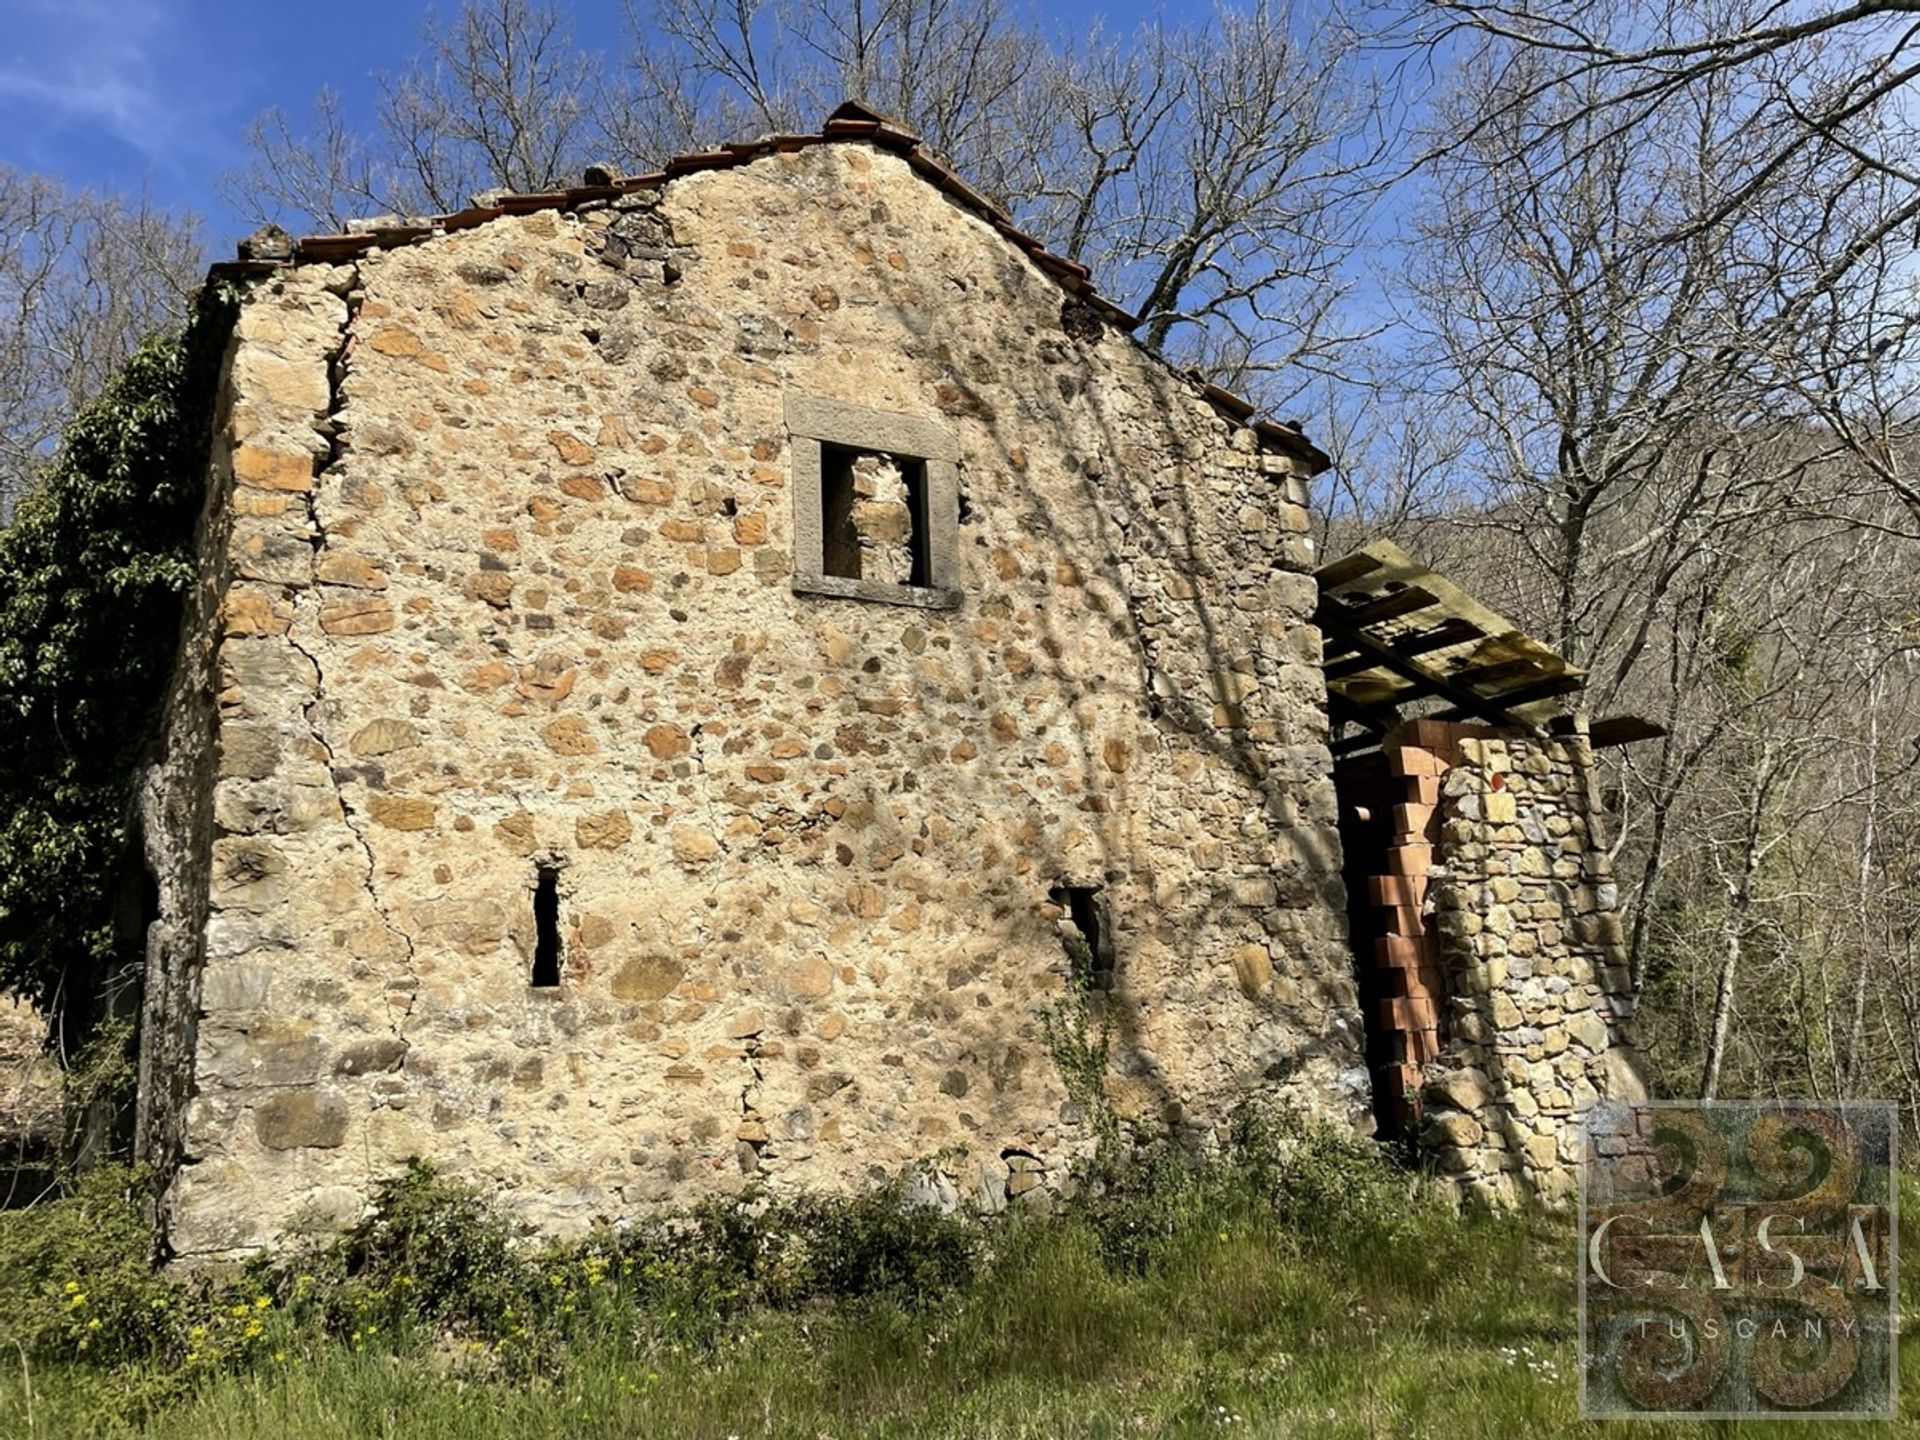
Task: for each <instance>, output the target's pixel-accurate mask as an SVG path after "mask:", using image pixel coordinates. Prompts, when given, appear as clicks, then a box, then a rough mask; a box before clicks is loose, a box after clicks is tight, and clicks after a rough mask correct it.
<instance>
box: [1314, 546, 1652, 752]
mask: <svg viewBox="0 0 1920 1440" xmlns="http://www.w3.org/2000/svg"><path fill="white" fill-rule="evenodd" d="M1315 578H1316V579H1317V580H1318V581H1319V582H1320V603H1319V606H1318V608H1317V609H1316V610H1315V611H1314V623H1315V624H1316V625H1317V626H1319V628H1320V632H1321V634H1322V636H1323V637H1324V639H1325V644H1324V647H1323V654H1322V663H1323V665H1324V666H1325V669H1326V676H1327V702H1328V706H1329V709H1330V713H1331V715H1332V718H1333V720H1334V721H1335V722H1336V724H1337V725H1339V726H1341V727H1342V728H1343V729H1346V730H1349V731H1352V732H1353V733H1349V734H1343V735H1340V736H1338V738H1336V739H1335V741H1334V745H1333V749H1334V753H1335V754H1348V753H1351V752H1353V751H1357V750H1365V749H1367V748H1369V747H1370V746H1373V745H1376V744H1378V743H1379V742H1380V740H1381V739H1382V738H1383V737H1384V736H1385V735H1386V734H1387V732H1388V731H1390V730H1391V729H1392V728H1393V727H1394V726H1395V725H1397V724H1398V723H1399V722H1400V721H1401V720H1403V719H1408V718H1411V717H1410V716H1408V715H1406V714H1404V713H1403V711H1402V707H1403V706H1406V705H1409V704H1412V703H1415V702H1426V704H1427V706H1428V707H1431V706H1433V705H1437V706H1438V707H1439V708H1438V709H1437V710H1435V709H1432V708H1426V709H1424V710H1423V713H1425V714H1430V715H1433V716H1434V717H1435V718H1437V719H1442V720H1481V721H1485V722H1487V723H1489V724H1493V725H1501V726H1512V727H1516V728H1518V729H1521V730H1526V731H1529V732H1532V733H1535V734H1538V733H1540V732H1542V731H1544V730H1545V729H1546V727H1547V726H1548V725H1549V724H1551V723H1552V722H1553V721H1554V720H1556V719H1558V718H1559V717H1560V716H1561V715H1562V714H1563V713H1564V707H1563V705H1562V704H1561V703H1560V702H1561V700H1562V698H1563V697H1565V696H1567V695H1571V694H1574V693H1575V692H1577V691H1579V690H1582V689H1584V688H1585V687H1586V683H1587V676H1586V672H1585V671H1583V670H1580V669H1578V668H1576V667H1575V666H1573V665H1570V664H1569V663H1568V662H1567V661H1566V660H1565V658H1563V657H1562V656H1560V655H1559V654H1557V653H1556V652H1555V651H1553V650H1552V649H1550V648H1548V647H1547V646H1546V645H1544V644H1542V643H1541V642H1540V641H1538V640H1536V639H1534V638H1533V637H1532V636H1531V635H1528V634H1527V633H1526V632H1525V631H1523V630H1521V629H1519V628H1518V627H1517V626H1515V625H1514V624H1513V623H1512V622H1511V621H1509V620H1507V619H1506V618H1505V617H1504V616H1502V615H1499V614H1497V613H1495V612H1494V611H1493V610H1491V609H1489V608H1488V607H1487V606H1485V605H1482V604H1481V603H1480V602H1479V601H1478V600H1476V599H1474V598H1473V596H1471V595H1469V594H1467V592H1466V591H1464V590H1462V589H1461V588H1460V587H1459V586H1457V585H1455V584H1454V583H1453V582H1452V581H1450V580H1448V579H1447V578H1446V577H1445V576H1443V575H1439V574H1436V573H1435V572H1434V571H1432V570H1429V569H1427V568H1426V567H1425V566H1424V565H1422V564H1420V563H1419V562H1418V561H1417V560H1415V559H1414V558H1413V557H1412V556H1410V555H1408V554H1407V552H1406V551H1404V550H1402V549H1401V548H1400V547H1399V546H1398V545H1395V544H1394V543H1393V542H1392V541H1391V540H1375V541H1372V542H1370V543H1369V544H1367V545H1364V546H1362V547H1361V548H1360V549H1358V550H1355V551H1354V552H1353V553H1351V554H1349V555H1345V556H1342V557H1341V558H1340V559H1338V560H1334V561H1331V562H1329V563H1328V564H1326V565H1322V566H1321V567H1320V568H1319V570H1317V571H1316V572H1315ZM1589 733H1590V735H1591V737H1592V741H1593V744H1594V745H1595V746H1596V747H1597V746H1602V745H1622V744H1625V743H1627V742H1628V741H1631V740H1644V739H1648V738H1651V737H1653V736H1657V735H1660V734H1663V733H1665V732H1663V731H1662V730H1661V728H1660V727H1659V726H1658V725H1655V724H1653V723H1652V722H1650V721H1646V720H1642V719H1640V718H1638V717H1637V716H1631V715H1623V716H1619V717H1616V718H1614V719H1611V720H1603V721H1599V722H1597V723H1596V724H1594V725H1593V727H1592V729H1591V731H1590V732H1589Z"/></svg>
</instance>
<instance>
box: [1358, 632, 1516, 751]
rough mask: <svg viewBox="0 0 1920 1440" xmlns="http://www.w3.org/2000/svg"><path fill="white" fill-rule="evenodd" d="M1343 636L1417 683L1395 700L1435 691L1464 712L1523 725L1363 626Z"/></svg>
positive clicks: (1498, 707) (1496, 723) (1400, 675)
mask: <svg viewBox="0 0 1920 1440" xmlns="http://www.w3.org/2000/svg"><path fill="white" fill-rule="evenodd" d="M1345 638H1346V639H1347V640H1348V641H1349V642H1351V644H1352V645H1353V648H1354V649H1355V650H1357V651H1359V652H1360V653H1361V654H1362V655H1371V656H1372V657H1373V658H1374V659H1375V660H1376V661H1378V662H1379V665H1380V668H1381V669H1383V670H1391V671H1392V672H1393V673H1394V674H1396V675H1398V676H1399V677H1400V678H1401V679H1403V680H1408V681H1411V682H1412V683H1413V684H1414V685H1416V686H1418V687H1419V689H1418V690H1410V691H1403V692H1402V693H1401V694H1400V695H1398V696H1396V697H1395V699H1396V701H1399V700H1410V699H1412V698H1413V696H1414V695H1416V694H1420V695H1428V694H1431V695H1438V696H1439V697H1440V698H1441V699H1443V700H1446V701H1448V702H1449V703H1451V704H1453V705H1455V706H1457V707H1458V708H1459V709H1461V710H1462V711H1464V712H1466V713H1467V714H1469V715H1478V716H1479V717H1480V718H1481V719H1483V720H1488V721H1491V722H1492V723H1493V724H1495V725H1523V726H1524V725H1525V722H1523V721H1517V720H1515V719H1514V718H1513V717H1512V716H1511V715H1509V714H1507V712H1506V711H1505V710H1503V709H1501V708H1500V706H1499V705H1498V704H1496V703H1495V702H1494V701H1492V700H1489V699H1487V698H1486V697H1485V696H1482V695H1480V694H1477V693H1476V692H1474V691H1472V690H1469V689H1467V688H1466V687H1465V686H1464V685H1456V684H1454V683H1453V682H1452V681H1451V680H1449V679H1447V678H1446V677H1445V676H1443V675H1436V674H1434V673H1433V672H1432V671H1431V670H1428V669H1427V668H1426V667H1425V666H1423V665H1419V664H1416V663H1415V662H1414V661H1412V660H1410V659H1408V658H1407V657H1406V656H1405V655H1401V654H1399V653H1398V652H1396V651H1395V650H1394V649H1393V648H1392V647H1391V646H1389V645H1385V644H1382V643H1381V642H1380V641H1378V640H1376V639H1374V638H1373V636H1371V635H1369V634H1368V633H1367V632H1366V631H1364V630H1355V631H1353V632H1351V633H1350V634H1348V635H1347V636H1346V637H1345ZM1525 728H1528V729H1531V728H1532V727H1531V726H1526V727H1525Z"/></svg>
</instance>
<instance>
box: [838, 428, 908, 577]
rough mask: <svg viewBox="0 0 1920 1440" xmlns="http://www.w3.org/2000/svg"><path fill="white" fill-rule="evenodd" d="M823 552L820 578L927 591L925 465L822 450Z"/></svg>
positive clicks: (875, 453)
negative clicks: (867, 581)
mask: <svg viewBox="0 0 1920 1440" xmlns="http://www.w3.org/2000/svg"><path fill="white" fill-rule="evenodd" d="M820 550H821V554H820V561H821V571H822V573H823V574H826V575H829V576H832V577H834V578H836V579H840V580H869V581H878V582H880V583H882V584H887V585H909V586H914V587H917V588H922V589H924V588H925V587H927V586H929V585H931V584H932V583H933V547H932V525H931V522H930V516H929V514H928V508H927V462H926V461H924V460H920V459H916V458H914V457H912V456H908V455H892V454H888V453H887V452H885V451H881V450H856V449H852V448H850V447H847V446H842V445H822V446H821V447H820Z"/></svg>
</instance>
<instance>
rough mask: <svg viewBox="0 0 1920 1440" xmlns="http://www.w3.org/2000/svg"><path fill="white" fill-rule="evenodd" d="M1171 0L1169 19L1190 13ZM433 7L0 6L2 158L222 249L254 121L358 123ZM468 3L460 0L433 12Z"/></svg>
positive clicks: (607, 21)
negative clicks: (338, 104) (315, 103)
mask: <svg viewBox="0 0 1920 1440" xmlns="http://www.w3.org/2000/svg"><path fill="white" fill-rule="evenodd" d="M1036 8H1037V9H1038V10H1039V13H1040V14H1041V16H1042V17H1043V21H1044V22H1045V23H1047V24H1049V25H1053V24H1064V25H1071V26H1074V27H1076V28H1079V27H1083V26H1086V25H1088V24H1089V23H1090V22H1091V21H1092V20H1093V18H1094V17H1095V16H1097V15H1102V14H1104V15H1105V16H1107V17H1108V24H1109V27H1110V28H1114V29H1131V28H1133V26H1134V25H1136V24H1137V23H1138V22H1139V21H1140V19H1141V18H1142V17H1143V16H1145V15H1146V14H1148V13H1151V11H1152V10H1153V9H1154V8H1155V7H1154V6H1153V5H1151V4H1149V3H1145V0H1113V3H1104V4H1102V3H1094V0H1080V3H1073V4H1052V5H1046V6H1043V7H1036ZM1181 8H1182V7H1181V6H1180V5H1179V4H1178V3H1177V0H1176V3H1173V4H1170V5H1168V7H1167V10H1168V13H1169V14H1177V13H1179V12H1180V10H1181ZM427 9H428V7H427V6H426V5H425V4H424V3H418V0H0V161H4V162H7V163H10V164H13V165H17V166H19V167H20V168H22V169H26V170H34V171H39V172H42V173H47V174H53V175H58V176H60V177H61V178H63V179H65V180H66V181H67V182H68V183H70V184H73V185H88V186H93V187H95V188H97V189H103V190H117V191H140V190H142V189H145V190H146V192H147V193H148V194H150V195H151V196H152V197H153V199H154V200H156V201H158V202H159V203H161V204H163V205H167V206H169V207H173V208H184V209H190V210H192V211H194V212H196V213H197V214H199V215H200V216H202V217H203V218H204V219H205V221H206V222H207V239H208V240H209V242H210V243H211V244H212V245H213V246H214V247H215V248H216V249H218V250H222V251H224V250H225V248H226V246H227V244H228V243H229V242H230V241H231V240H232V239H233V238H234V236H235V235H236V234H238V233H239V232H240V231H242V230H244V229H245V228H247V227H246V226H244V225H243V224H241V223H240V222H239V220H238V219H236V218H235V217H234V216H233V215H231V214H230V213H229V212H228V211H227V209H226V207H225V206H224V205H223V204H222V202H221V201H220V198H219V196H218V194H217V193H216V191H215V181H216V180H217V178H218V177H219V175H220V174H221V172H223V171H226V170H230V169H234V168H237V167H238V166H239V165H240V164H242V163H243V162H244V159H245V150H244V133H245V129H246V125H247V122H248V121H249V120H250V119H252V118H253V116H255V115H256V114H258V113H259V112H260V111H261V110H264V109H266V108H267V107H268V106H271V105H279V106H281V107H282V108H284V109H286V110H287V111H288V112H289V113H291V114H293V115H294V116H296V117H301V116H304V115H305V113H306V111H307V109H308V106H309V104H310V103H311V101H312V99H313V95H314V92H315V91H316V90H317V89H319V88H320V87H321V86H322V85H329V86H332V87H333V88H334V89H336V90H339V91H340V92H341V93H342V94H344V95H345V96H346V97H347V100H348V103H349V105H350V107H351V108H352V110H353V112H354V113H355V115H356V118H360V119H364V118H366V116H367V114H368V108H369V106H370V103H371V96H372V95H373V92H374V87H373V77H374V75H375V74H377V73H378V72H380V71H383V70H386V71H394V70H399V69H401V68H403V67H404V66H405V64H406V62H407V59H408V57H409V56H410V55H411V54H412V53H413V52H414V50H415V49H416V47H417V42H418V36H419V31H420V25H421V22H422V20H423V18H424V17H425V15H426V12H427ZM438 9H439V10H440V12H441V13H443V14H444V13H450V12H452V11H455V10H457V9H458V0H450V3H446V4H442V5H441V6H439V7H438ZM571 9H572V12H573V16H574V27H575V32H576V36H577V38H578V40H579V42H580V44H581V45H582V46H583V47H584V48H587V49H591V50H598V51H600V52H601V53H603V54H604V55H606V56H608V57H609V58H611V57H613V56H615V55H617V54H618V53H619V51H620V49H621V48H622V29H623V23H622V20H621V8H620V5H619V4H618V0H581V3H577V4H575V5H573V6H572V7H571Z"/></svg>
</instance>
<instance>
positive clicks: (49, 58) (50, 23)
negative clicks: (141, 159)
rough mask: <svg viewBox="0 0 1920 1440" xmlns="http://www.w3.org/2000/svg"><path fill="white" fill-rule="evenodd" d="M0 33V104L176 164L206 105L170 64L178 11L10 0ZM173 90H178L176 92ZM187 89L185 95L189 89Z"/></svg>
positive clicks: (194, 143) (130, 3)
mask: <svg viewBox="0 0 1920 1440" xmlns="http://www.w3.org/2000/svg"><path fill="white" fill-rule="evenodd" d="M10 8H12V9H13V14H14V18H15V23H14V24H13V25H12V26H10V27H9V33H8V34H7V35H6V36H5V38H3V39H0V106H4V107H7V108H14V109H18V108H21V107H31V108H34V109H36V110H39V111H40V112H42V113H43V115H44V117H45V119H46V121H48V122H50V123H51V124H54V125H73V126H93V127H97V128H98V129H100V130H102V131H104V132H106V133H107V134H109V135H111V136H112V137H113V138H115V139H116V140H119V141H120V142H121V143H123V144H125V145H128V146H130V147H132V148H133V149H135V150H137V151H139V152H140V153H141V154H142V155H143V156H145V157H146V158H147V160H148V161H149V162H152V163H155V164H159V165H168V166H171V165H177V164H178V163H179V162H180V160H181V158H182V151H183V150H198V149H201V148H204V147H203V145H202V144H201V143H200V141H199V137H198V136H197V135H196V133H195V132H196V131H199V130H201V128H202V125H201V118H202V115H203V113H204V112H203V108H202V105H201V103H200V102H198V101H196V100H195V99H193V98H192V96H191V93H190V91H191V86H190V83H189V82H188V81H187V77H186V76H184V75H181V74H178V73H176V72H175V71H174V69H173V67H172V66H170V65H169V63H168V51H169V49H170V48H171V46H172V43H173V42H174V41H175V40H176V39H177V38H179V27H178V24H177V22H178V21H179V19H180V17H179V16H178V15H176V14H175V13H174V10H173V7H172V6H170V5H168V4H165V3H160V0H11V3H10ZM170 92H171V93H170ZM182 92H188V93H182Z"/></svg>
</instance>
